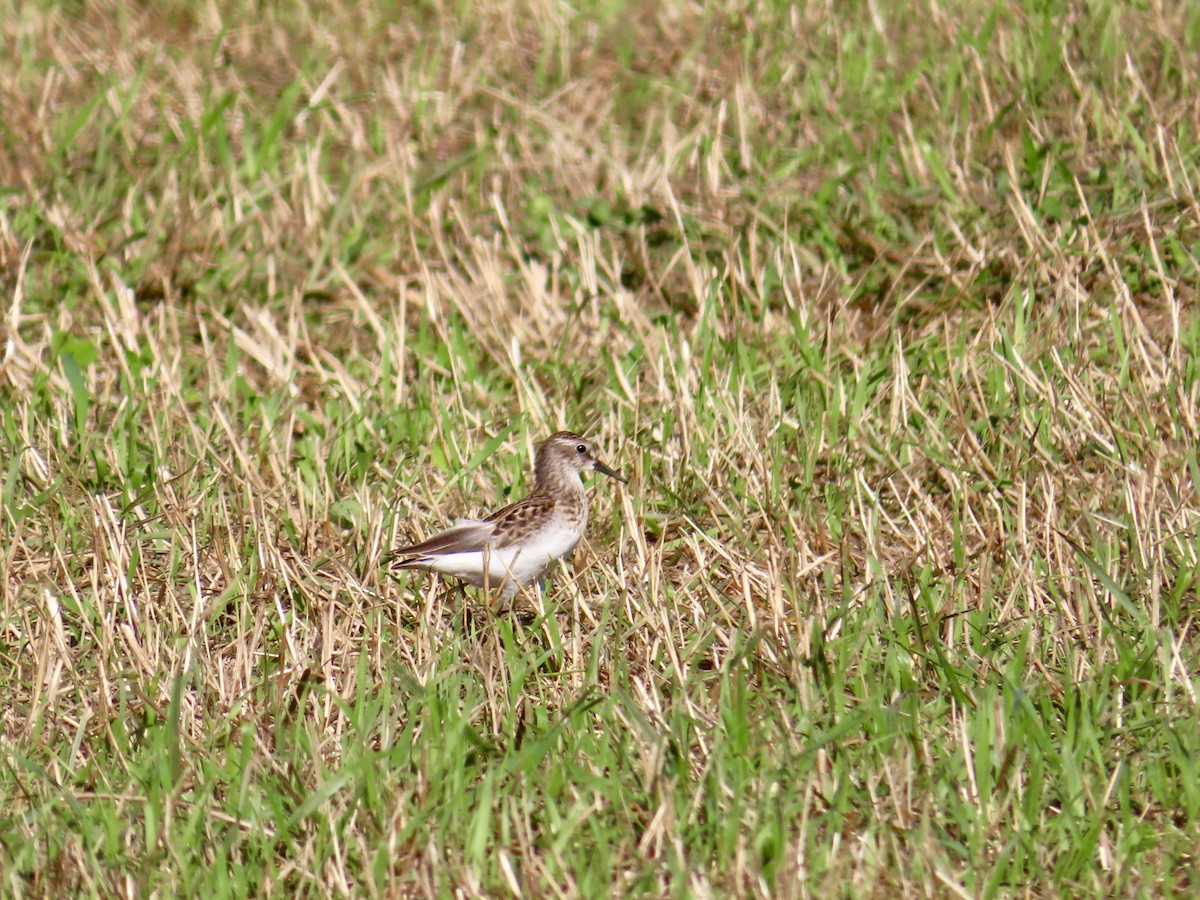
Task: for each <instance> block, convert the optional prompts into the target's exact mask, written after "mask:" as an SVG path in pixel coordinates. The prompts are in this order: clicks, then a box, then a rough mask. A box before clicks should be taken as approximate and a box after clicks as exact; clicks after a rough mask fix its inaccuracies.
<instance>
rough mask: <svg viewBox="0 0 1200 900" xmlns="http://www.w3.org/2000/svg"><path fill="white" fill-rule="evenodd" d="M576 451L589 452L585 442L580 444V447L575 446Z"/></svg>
mask: <svg viewBox="0 0 1200 900" xmlns="http://www.w3.org/2000/svg"><path fill="white" fill-rule="evenodd" d="M575 452H576V453H587V446H586V445H584V444H580V445H579V446H578V447H576V448H575Z"/></svg>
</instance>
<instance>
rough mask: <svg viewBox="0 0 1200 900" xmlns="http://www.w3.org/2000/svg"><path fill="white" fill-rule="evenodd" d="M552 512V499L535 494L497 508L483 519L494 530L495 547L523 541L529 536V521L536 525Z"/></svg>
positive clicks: (500, 547)
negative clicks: (495, 537)
mask: <svg viewBox="0 0 1200 900" xmlns="http://www.w3.org/2000/svg"><path fill="white" fill-rule="evenodd" d="M553 513H554V500H553V499H552V498H550V497H545V496H541V495H537V494H533V495H530V496H528V497H526V498H525V499H524V500H518V501H517V502H516V503H510V504H509V505H508V506H506V507H504V508H503V509H498V510H496V511H495V512H494V513H492V514H491V515H490V516H488V517H487V519H485V520H484V521H486V522H487V523H488V524H490V525H491V526H492V527H493V528H494V529H495V531H496V535H497V539H496V549H498V550H503V549H504V548H505V547H511V546H513V545H514V544H520V543H523V542H524V541H525V540H526V539H527V538H528V537H529V523H533V526H534V527H535V528H536V527H537V525H538V524H539V523H541V522H543V521H545V520H546V519H547V518H549V517H550V516H551V515H553Z"/></svg>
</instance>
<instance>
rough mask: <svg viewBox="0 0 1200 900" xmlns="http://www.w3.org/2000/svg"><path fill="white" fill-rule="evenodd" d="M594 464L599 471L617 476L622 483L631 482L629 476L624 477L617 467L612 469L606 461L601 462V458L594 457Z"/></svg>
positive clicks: (613, 476) (612, 476) (611, 476)
mask: <svg viewBox="0 0 1200 900" xmlns="http://www.w3.org/2000/svg"><path fill="white" fill-rule="evenodd" d="M592 465H593V466H594V468H595V469H596V471H597V472H603V473H604V474H605V475H607V476H608V477H609V478H615V479H616V480H617V481H619V482H621V484H629V479H628V478H624V477H622V476H621V473H620V472H618V471H617V470H616V469H610V468H609V467H608V466H606V465H605V464H604V463H602V462H600V460H598V459H593V460H592Z"/></svg>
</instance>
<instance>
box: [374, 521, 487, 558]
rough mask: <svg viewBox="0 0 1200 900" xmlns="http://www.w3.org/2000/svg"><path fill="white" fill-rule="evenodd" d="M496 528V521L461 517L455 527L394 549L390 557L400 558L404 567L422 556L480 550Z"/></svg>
mask: <svg viewBox="0 0 1200 900" xmlns="http://www.w3.org/2000/svg"><path fill="white" fill-rule="evenodd" d="M495 530H496V525H495V523H494V522H481V521H478V520H476V519H459V520H458V521H457V522H455V523H454V526H453V527H451V528H447V529H446V530H445V531H442V532H439V533H438V534H435V535H434V536H433V537H431V538H429V540H426V541H422V542H421V543H419V544H413V545H412V546H410V547H401V548H400V549H399V550H394V551H393V552H392V553H391V554H390V558H391V559H393V560H400V568H404V567H405V566H408V565H411V564H419V562H420V559H421V558H422V557H427V556H431V555H433V554H438V555H444V554H447V553H472V552H479V551H481V550H483V548H484V547H486V546H487V545H488V542H489V541H490V540H491V537H492V533H493V532H494V531H495Z"/></svg>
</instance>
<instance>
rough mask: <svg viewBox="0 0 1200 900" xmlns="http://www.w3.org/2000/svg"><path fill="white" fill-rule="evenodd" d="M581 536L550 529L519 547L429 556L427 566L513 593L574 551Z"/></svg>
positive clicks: (479, 585)
mask: <svg viewBox="0 0 1200 900" xmlns="http://www.w3.org/2000/svg"><path fill="white" fill-rule="evenodd" d="M579 537H580V534H579V532H578V531H575V530H574V529H562V528H548V529H544V530H543V531H542V532H541V533H540V534H537V535H534V536H533V539H532V540H530V541H526V542H525V543H524V544H521V545H519V546H514V547H505V548H504V549H503V550H495V549H491V548H488V549H484V550H482V551H478V550H475V551H471V552H470V553H447V554H444V555H440V556H436V557H430V558H429V560H428V562H427V565H428V567H429V568H430V569H432V570H434V571H435V572H441V573H442V574H443V575H453V576H454V577H455V578H461V579H462V580H463V581H466V582H467V583H468V584H473V585H474V586H475V587H483V586H484V585H485V584H486V586H487V587H488V588H489V589H496V588H500V587H503V588H504V589H505V592H506V593H512V592H515V590H516V588H517V585H521V586H524V585H527V584H530V583H531V582H533V581H536V580H537V579H538V578H540V577H541V576H542V574H543V573H544V572H545V571H546V569H547V568H548V567H549V565H550V564H551V563H552V562H554V560H556V559H559V558H561V557H563V556H566V555H567V554H568V553H570V552H571V551H572V550H574V549H575V545H576V544H578V543H579Z"/></svg>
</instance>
